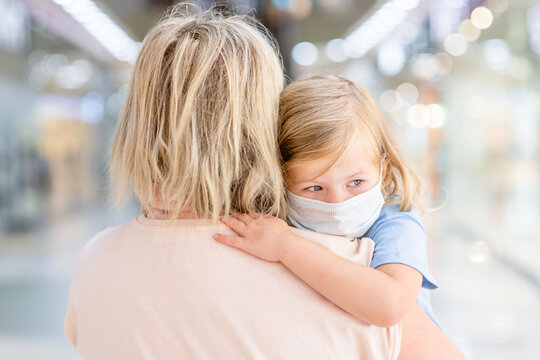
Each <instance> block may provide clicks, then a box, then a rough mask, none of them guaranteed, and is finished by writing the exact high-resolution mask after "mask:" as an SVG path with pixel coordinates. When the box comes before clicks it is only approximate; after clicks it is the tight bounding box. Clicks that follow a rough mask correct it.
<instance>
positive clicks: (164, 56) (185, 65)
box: [110, 6, 284, 219]
mask: <svg viewBox="0 0 540 360" xmlns="http://www.w3.org/2000/svg"><path fill="white" fill-rule="evenodd" d="M283 84H284V77H283V70H282V65H281V61H280V57H279V55H278V50H277V46H276V43H275V42H274V40H273V38H272V37H271V35H269V33H268V32H267V31H266V30H265V29H264V28H263V27H262V25H260V24H258V23H257V22H256V21H255V20H254V19H252V18H249V17H246V16H225V15H222V14H219V13H217V12H215V11H212V10H210V11H204V12H202V11H198V10H197V9H194V8H193V7H192V6H191V7H188V8H187V9H186V7H185V6H176V7H173V8H172V10H171V11H170V12H169V14H168V15H167V16H166V17H165V18H164V19H163V20H162V21H160V22H159V23H158V24H157V25H156V26H155V27H154V28H153V29H152V30H151V31H150V32H149V33H148V34H147V35H146V37H145V39H144V42H143V44H142V48H141V50H140V53H139V56H138V58H137V61H136V63H135V67H134V70H133V75H132V79H131V83H130V87H129V92H128V94H127V99H126V102H125V105H124V108H123V111H122V114H121V117H120V120H119V124H118V129H117V131H116V136H115V139H114V144H113V149H112V157H111V165H110V180H111V184H112V188H113V197H114V198H115V200H116V203H117V205H121V204H122V203H123V202H124V200H125V197H126V194H127V193H128V192H129V191H130V190H132V191H133V192H134V193H135V195H136V197H137V198H138V199H139V201H140V202H141V205H142V206H143V207H150V206H154V205H155V204H156V202H159V199H161V200H162V201H161V202H162V203H163V202H164V203H166V205H167V210H169V211H170V212H171V218H172V217H175V216H177V215H178V214H179V213H180V212H181V211H182V210H184V209H186V208H188V209H189V211H190V212H192V213H193V214H194V215H196V216H197V217H212V218H213V219H217V218H218V217H219V215H220V214H228V213H230V212H231V211H238V212H252V211H253V212H263V213H267V214H272V215H275V216H280V217H283V213H284V184H283V178H282V176H281V167H280V163H279V150H278V147H277V143H276V138H277V118H278V117H277V115H278V104H279V94H280V92H281V90H282V89H283Z"/></svg>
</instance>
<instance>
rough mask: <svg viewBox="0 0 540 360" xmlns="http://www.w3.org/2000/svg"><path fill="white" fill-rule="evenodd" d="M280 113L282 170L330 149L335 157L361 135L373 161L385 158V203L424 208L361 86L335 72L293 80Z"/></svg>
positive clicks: (411, 176)
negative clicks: (335, 74) (331, 74)
mask: <svg viewBox="0 0 540 360" xmlns="http://www.w3.org/2000/svg"><path fill="white" fill-rule="evenodd" d="M279 117H280V130H279V136H278V138H279V147H280V151H281V157H282V162H283V169H284V172H285V176H286V174H287V169H288V168H290V167H291V166H293V165H294V164H297V163H299V162H303V161H308V160H314V159H317V158H320V157H322V156H326V155H329V154H336V155H337V156H338V157H339V156H341V155H342V154H343V153H345V152H346V151H347V150H348V149H349V148H350V146H351V145H352V144H353V143H354V142H355V141H360V140H365V141H366V142H367V144H366V145H367V148H368V151H369V153H370V155H371V157H372V160H373V162H374V163H375V164H377V165H379V164H380V163H381V161H382V159H383V156H386V158H387V159H389V162H388V165H387V171H386V175H385V177H384V179H383V182H382V192H383V194H384V196H385V200H386V201H387V205H388V204H396V203H397V204H400V210H401V211H408V210H410V209H411V207H412V206H413V205H415V206H416V207H417V208H419V209H420V210H423V207H422V204H421V203H420V200H419V193H420V181H419V179H418V177H417V175H416V174H415V173H414V171H413V170H412V169H410V168H409V167H408V166H407V164H406V162H405V158H404V156H403V154H402V152H401V150H400V148H399V146H398V144H397V142H396V140H395V139H394V137H393V136H392V134H391V133H390V129H389V128H388V126H387V125H386V123H385V121H384V119H383V116H382V114H381V112H380V110H379V108H378V107H377V104H376V103H375V101H374V100H373V97H372V96H371V95H370V94H369V92H368V91H367V90H366V89H364V88H363V87H361V86H359V85H358V84H355V83H354V82H352V81H350V80H348V79H345V78H343V77H339V76H315V77H311V78H308V79H304V80H299V81H295V82H293V83H291V84H290V85H289V86H287V87H286V88H285V90H283V92H282V94H281V101H280V111H279ZM358 135H361V136H358ZM396 195H397V198H394V196H396ZM391 198H393V199H391ZM389 199H390V201H388V200H389Z"/></svg>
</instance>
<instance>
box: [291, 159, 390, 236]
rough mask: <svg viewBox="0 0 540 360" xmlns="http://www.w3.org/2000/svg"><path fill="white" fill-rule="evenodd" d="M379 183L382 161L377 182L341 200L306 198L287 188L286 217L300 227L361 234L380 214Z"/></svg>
mask: <svg viewBox="0 0 540 360" xmlns="http://www.w3.org/2000/svg"><path fill="white" fill-rule="evenodd" d="M383 161H384V158H383ZM381 185H382V162H381V170H380V173H379V182H378V183H377V185H375V186H374V187H373V188H371V189H369V190H368V191H366V192H364V193H362V194H358V195H356V196H354V197H352V198H350V199H348V200H345V201H343V202H340V203H327V202H324V201H319V200H313V199H308V198H305V197H301V196H298V195H295V194H293V193H292V192H290V191H287V200H288V201H287V203H288V217H289V220H290V221H291V223H292V224H293V225H294V226H296V227H299V228H302V229H307V230H312V231H316V232H320V233H325V234H331V235H344V236H349V237H362V236H364V234H365V233H366V232H367V231H368V230H369V228H370V227H371V225H373V223H374V222H375V221H376V220H377V219H378V218H379V215H380V213H381V209H382V207H383V205H384V197H383V195H382V192H381Z"/></svg>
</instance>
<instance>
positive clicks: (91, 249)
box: [77, 221, 131, 263]
mask: <svg viewBox="0 0 540 360" xmlns="http://www.w3.org/2000/svg"><path fill="white" fill-rule="evenodd" d="M130 224H131V221H130V222H128V223H126V224H122V225H117V226H109V227H107V228H105V229H104V230H101V231H100V232H98V233H97V234H96V235H94V236H93V237H92V238H91V239H90V240H89V241H88V242H87V243H86V244H85V245H84V246H83V247H82V249H81V251H80V252H79V256H78V258H77V263H79V262H82V261H85V259H87V258H94V257H95V256H99V254H102V253H105V252H107V251H108V250H109V249H110V247H111V246H114V244H115V242H116V241H118V239H120V236H119V235H120V234H121V233H122V232H123V231H124V230H125V229H126V228H127V227H129V226H130Z"/></svg>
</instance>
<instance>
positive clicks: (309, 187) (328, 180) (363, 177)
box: [286, 141, 388, 203]
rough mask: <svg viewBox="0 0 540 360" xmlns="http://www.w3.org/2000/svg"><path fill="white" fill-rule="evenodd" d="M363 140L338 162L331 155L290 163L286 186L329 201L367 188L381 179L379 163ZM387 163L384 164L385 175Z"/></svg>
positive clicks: (320, 199) (303, 195) (312, 197)
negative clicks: (291, 164) (375, 161)
mask: <svg viewBox="0 0 540 360" xmlns="http://www.w3.org/2000/svg"><path fill="white" fill-rule="evenodd" d="M363 143H364V142H363V141H358V142H357V144H358V145H355V146H354V147H353V148H351V149H350V150H348V151H346V152H345V153H344V154H343V155H342V156H341V157H340V158H339V159H338V160H337V161H336V158H337V155H335V154H332V155H327V156H323V157H321V158H318V159H315V160H309V161H302V162H299V163H297V164H295V165H293V166H291V167H290V168H289V169H288V171H287V174H286V175H287V188H288V189H289V191H290V192H292V193H293V194H295V195H298V196H301V197H305V198H309V199H313V200H319V201H324V202H327V203H340V202H343V201H345V200H348V199H350V198H352V197H353V196H355V195H358V194H361V193H363V192H366V191H368V190H369V189H371V188H372V187H374V186H375V185H377V183H378V182H379V171H380V162H378V161H377V162H378V164H375V163H374V161H373V159H372V158H371V156H370V154H369V153H368V151H367V148H366V146H365V145H364V144H363ZM334 162H335V163H334ZM387 162H388V160H385V161H384V163H383V172H382V176H383V177H384V174H385V171H386V164H387ZM332 164H333V165H332ZM326 169H328V170H327V171H325V170H326ZM323 172H324V173H323ZM321 174H322V175H321Z"/></svg>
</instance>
